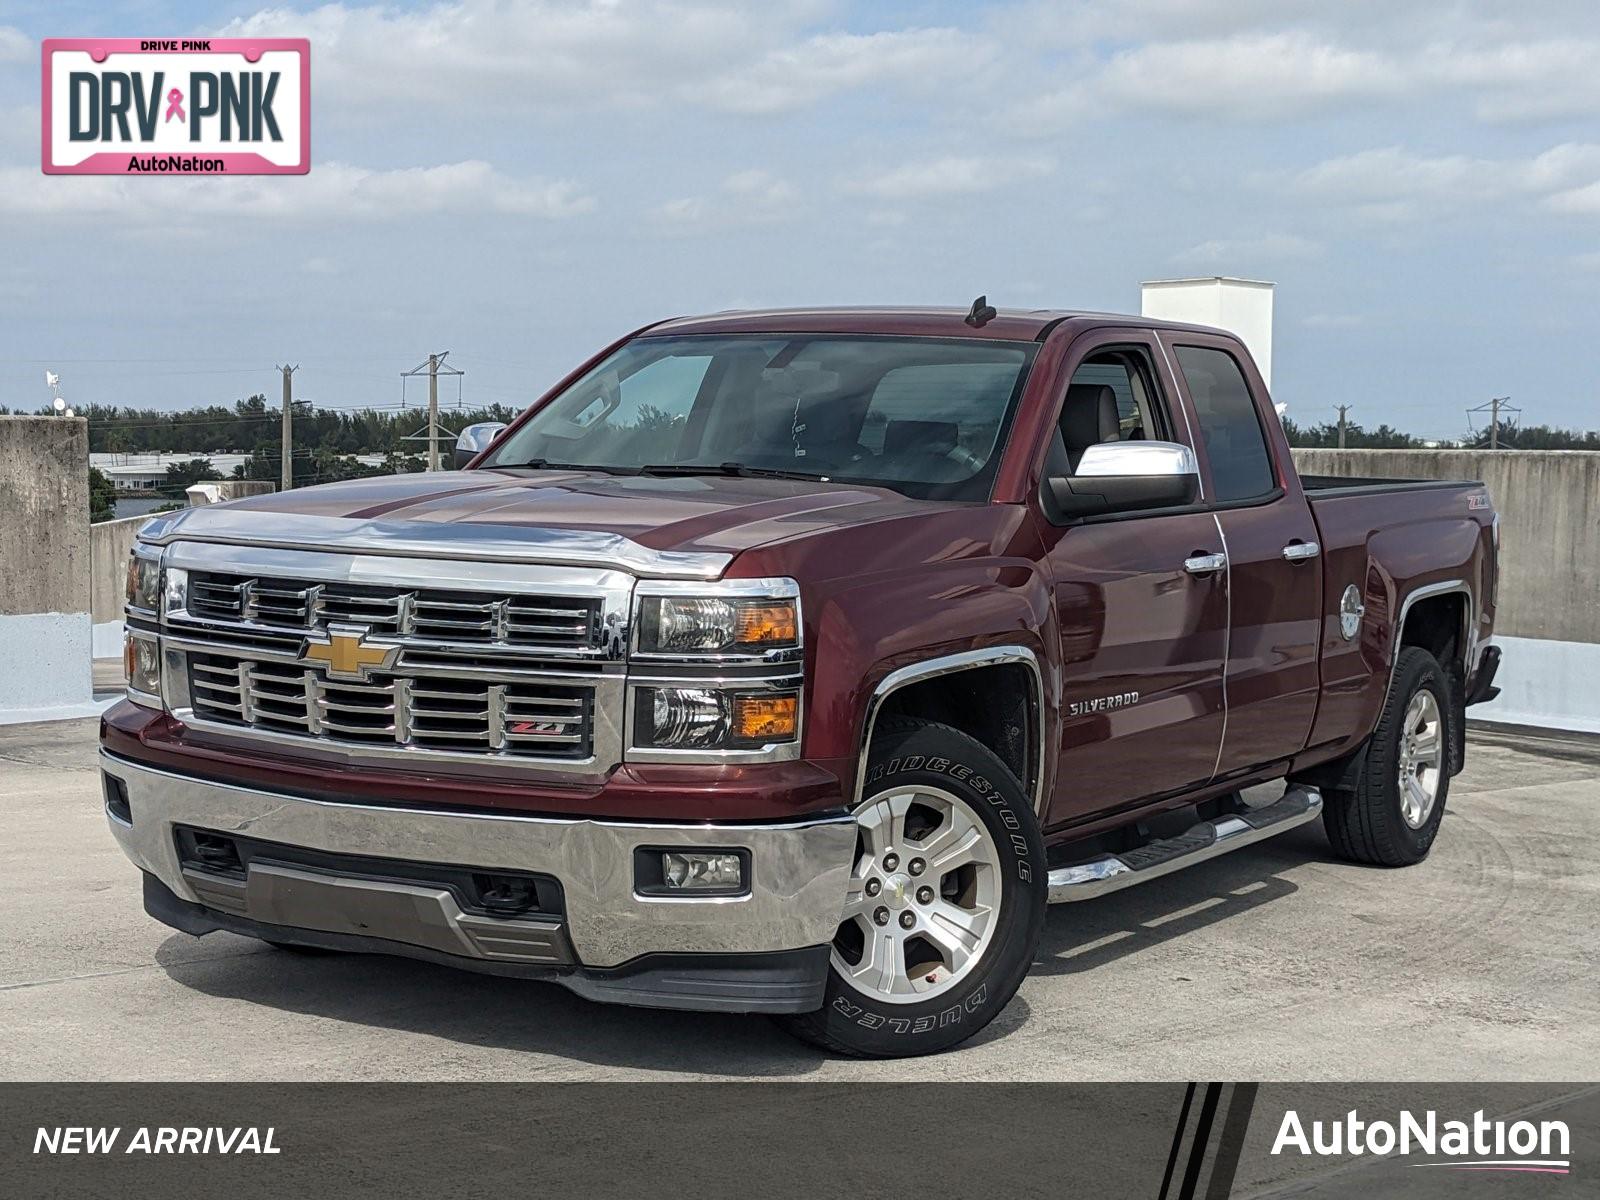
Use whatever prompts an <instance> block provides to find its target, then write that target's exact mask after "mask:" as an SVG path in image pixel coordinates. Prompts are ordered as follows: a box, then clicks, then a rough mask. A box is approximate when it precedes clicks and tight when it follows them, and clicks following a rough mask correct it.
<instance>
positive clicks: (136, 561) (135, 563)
mask: <svg viewBox="0 0 1600 1200" xmlns="http://www.w3.org/2000/svg"><path fill="white" fill-rule="evenodd" d="M125 594H126V597H127V601H128V607H129V608H137V609H142V610H144V611H145V612H152V613H153V612H157V611H159V609H160V607H161V559H160V558H159V557H156V556H153V555H150V554H148V553H143V554H141V553H140V552H139V550H138V549H137V548H135V549H134V551H133V552H132V553H131V554H130V555H128V580H127V588H126V593H125Z"/></svg>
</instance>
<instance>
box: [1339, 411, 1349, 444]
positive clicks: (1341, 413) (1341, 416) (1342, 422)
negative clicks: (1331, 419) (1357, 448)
mask: <svg viewBox="0 0 1600 1200" xmlns="http://www.w3.org/2000/svg"><path fill="white" fill-rule="evenodd" d="M1349 411H1350V406H1349V405H1348V404H1341V405H1339V449H1341V450H1343V449H1344V427H1345V419H1344V415H1345V413H1347V412H1349Z"/></svg>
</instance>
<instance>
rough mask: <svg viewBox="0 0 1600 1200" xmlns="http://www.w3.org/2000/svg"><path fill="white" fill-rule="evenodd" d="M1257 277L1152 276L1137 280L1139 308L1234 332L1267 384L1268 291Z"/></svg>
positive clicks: (1269, 371)
mask: <svg viewBox="0 0 1600 1200" xmlns="http://www.w3.org/2000/svg"><path fill="white" fill-rule="evenodd" d="M1275 286H1276V285H1275V284H1271V283H1268V282H1266V281H1265V280H1262V279H1235V278H1232V277H1230V276H1227V275H1208V276H1204V277H1201V278H1197V279H1154V280H1151V281H1149V282H1148V283H1145V284H1142V285H1141V286H1140V293H1141V294H1140V309H1139V311H1140V312H1141V313H1142V314H1143V315H1144V316H1147V317H1154V318H1155V319H1156V320H1158V321H1183V322H1185V323H1187V324H1190V325H1211V326H1214V327H1215V328H1217V329H1226V330H1227V331H1228V332H1229V333H1232V334H1235V335H1237V337H1238V338H1239V340H1240V341H1242V342H1243V343H1244V344H1245V348H1246V349H1247V350H1249V351H1250V357H1251V358H1253V359H1255V360H1256V367H1257V368H1258V369H1259V370H1260V372H1261V379H1262V381H1263V382H1264V383H1265V384H1266V385H1267V389H1268V390H1269V391H1270V390H1271V388H1272V292H1273V288H1274V287H1275Z"/></svg>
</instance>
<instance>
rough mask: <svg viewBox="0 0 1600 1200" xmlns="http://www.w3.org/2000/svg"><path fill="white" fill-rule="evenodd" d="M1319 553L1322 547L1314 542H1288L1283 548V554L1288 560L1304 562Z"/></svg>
mask: <svg viewBox="0 0 1600 1200" xmlns="http://www.w3.org/2000/svg"><path fill="white" fill-rule="evenodd" d="M1321 553H1322V547H1321V546H1319V545H1317V544H1316V543H1315V542H1290V543H1289V544H1288V545H1287V546H1285V547H1284V548H1283V556H1284V557H1285V558H1286V559H1288V560H1289V561H1290V562H1305V561H1306V559H1308V558H1315V557H1316V556H1317V555H1319V554H1321Z"/></svg>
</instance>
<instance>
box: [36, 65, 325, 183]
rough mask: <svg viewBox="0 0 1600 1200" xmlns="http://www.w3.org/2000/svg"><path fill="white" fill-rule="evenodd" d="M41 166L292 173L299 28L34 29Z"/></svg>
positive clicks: (304, 131) (297, 168)
mask: <svg viewBox="0 0 1600 1200" xmlns="http://www.w3.org/2000/svg"><path fill="white" fill-rule="evenodd" d="M42 80H43V91H42V93H41V96H40V106H41V108H42V110H43V111H42V116H43V132H44V149H43V162H42V165H43V168H44V171H45V174H47V175H303V174H305V173H306V172H307V171H309V170H310V169H311V46H310V43H309V42H308V41H307V40H306V39H305V38H46V39H45V41H44V46H43V72H42Z"/></svg>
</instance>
